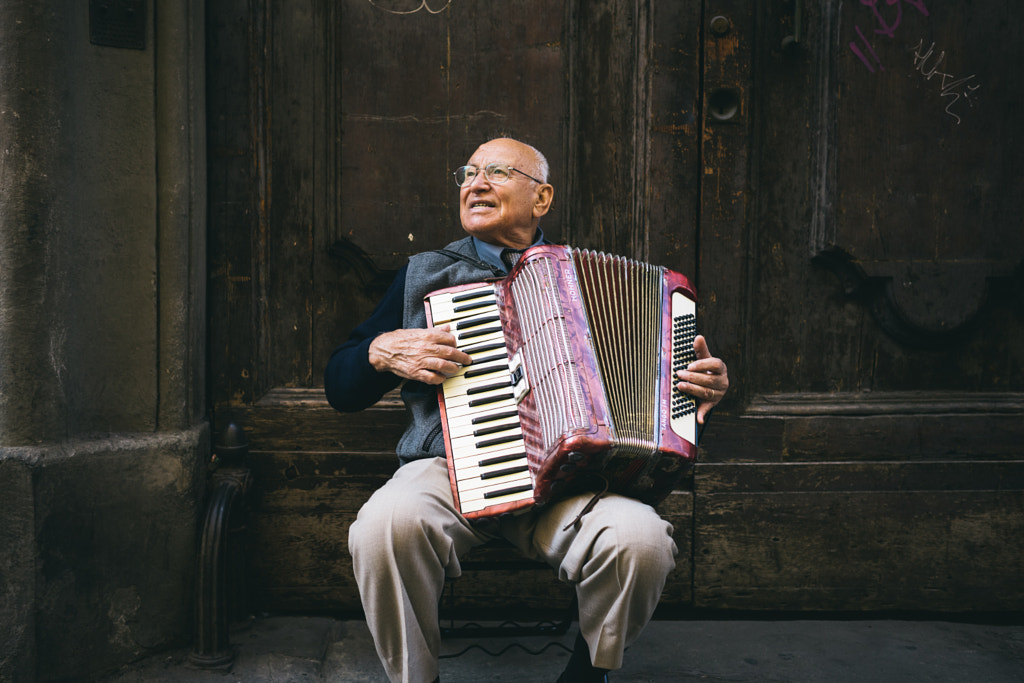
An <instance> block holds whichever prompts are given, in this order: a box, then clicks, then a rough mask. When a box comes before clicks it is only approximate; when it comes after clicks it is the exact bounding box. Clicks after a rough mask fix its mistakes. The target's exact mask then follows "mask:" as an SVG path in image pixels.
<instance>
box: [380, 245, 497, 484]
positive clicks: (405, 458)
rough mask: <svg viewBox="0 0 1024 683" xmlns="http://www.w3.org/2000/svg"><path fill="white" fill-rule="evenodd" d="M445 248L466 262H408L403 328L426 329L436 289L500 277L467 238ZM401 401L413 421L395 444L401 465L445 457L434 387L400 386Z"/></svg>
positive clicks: (439, 257)
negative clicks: (428, 302)
mask: <svg viewBox="0 0 1024 683" xmlns="http://www.w3.org/2000/svg"><path fill="white" fill-rule="evenodd" d="M445 249H446V250H448V251H451V252H455V253H456V254H460V255H462V256H463V257H464V258H466V259H468V261H467V260H462V259H461V258H458V257H456V256H452V255H446V254H442V253H439V252H436V251H428V252H425V253H422V254H417V255H415V256H413V257H412V258H410V259H409V269H408V270H407V271H406V276H405V308H404V313H403V316H404V320H403V324H402V327H404V328H406V329H412V328H421V327H426V326H427V315H426V312H425V309H424V307H423V297H425V296H426V295H427V294H429V293H430V292H432V291H434V290H435V289H441V288H442V287H452V286H454V285H462V284H466V283H469V282H480V281H481V280H486V279H488V278H493V277H496V276H498V275H500V273H496V272H495V271H494V270H493V269H492V268H491V267H490V266H489V265H487V264H486V263H483V262H481V261H480V260H479V257H478V256H477V253H476V249H475V248H474V247H473V241H472V239H471V238H469V237H465V238H463V239H461V240H458V241H457V242H452V243H451V244H449V245H448V246H447V247H445ZM402 399H403V400H404V401H405V406H406V408H407V409H408V410H409V413H410V417H411V419H412V421H411V423H410V425H409V428H408V429H406V430H405V434H403V435H402V439H401V440H400V441H399V442H398V449H397V450H398V459H399V461H400V462H401V464H403V465H404V464H406V463H407V462H409V461H411V460H418V459H420V458H430V457H438V456H440V457H444V436H443V435H442V434H441V414H440V411H439V410H438V406H437V387H436V386H432V385H427V384H423V383H422V382H412V381H407V382H406V383H405V384H404V386H403V387H402Z"/></svg>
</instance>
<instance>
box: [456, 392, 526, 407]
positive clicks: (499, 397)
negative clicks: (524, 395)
mask: <svg viewBox="0 0 1024 683" xmlns="http://www.w3.org/2000/svg"><path fill="white" fill-rule="evenodd" d="M511 398H514V397H513V395H512V394H511V393H508V394H495V395H494V396H488V397H486V398H474V399H473V400H472V401H470V402H469V403H468V404H467V405H468V406H469V407H470V408H475V407H477V406H485V405H487V404H488V403H497V402H499V401H507V400H509V399H511Z"/></svg>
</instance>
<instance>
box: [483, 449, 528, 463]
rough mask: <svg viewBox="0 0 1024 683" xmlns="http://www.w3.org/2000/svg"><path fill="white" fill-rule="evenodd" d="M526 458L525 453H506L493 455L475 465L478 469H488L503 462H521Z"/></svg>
mask: <svg viewBox="0 0 1024 683" xmlns="http://www.w3.org/2000/svg"><path fill="white" fill-rule="evenodd" d="M525 457H526V451H523V452H522V453H506V454H505V455H495V456H492V457H490V458H484V459H483V460H481V461H480V462H478V463H477V466H478V467H488V466H490V465H500V464H501V463H503V462H512V461H513V460H522V459H523V458H525Z"/></svg>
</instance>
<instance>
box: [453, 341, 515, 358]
mask: <svg viewBox="0 0 1024 683" xmlns="http://www.w3.org/2000/svg"><path fill="white" fill-rule="evenodd" d="M503 348H505V342H503V341H492V342H484V343H482V344H480V345H479V346H472V345H470V346H465V347H461V350H462V352H463V353H468V354H469V355H471V356H472V355H473V354H474V353H482V352H484V351H496V350H497V349H503Z"/></svg>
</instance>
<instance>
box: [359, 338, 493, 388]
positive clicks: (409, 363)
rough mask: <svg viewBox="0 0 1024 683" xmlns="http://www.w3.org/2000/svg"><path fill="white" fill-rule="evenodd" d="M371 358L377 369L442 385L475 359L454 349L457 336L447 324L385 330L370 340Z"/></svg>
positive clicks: (371, 362) (371, 363)
mask: <svg viewBox="0 0 1024 683" xmlns="http://www.w3.org/2000/svg"><path fill="white" fill-rule="evenodd" d="M369 357H370V365H372V366H373V368H374V369H375V370H377V371H378V372H390V373H393V374H395V375H398V376H399V377H405V378H406V379H413V380H416V381H419V382H424V383H426V384H440V383H441V382H443V381H445V379H447V378H448V377H449V376H450V375H454V374H455V373H456V372H458V371H459V368H460V367H461V366H463V365H469V364H470V363H472V362H473V359H472V358H470V356H469V354H466V353H464V352H462V351H459V350H458V349H457V348H455V335H453V334H452V333H451V332H449V331H448V327H447V326H442V327H435V328H433V329H429V330H394V331H393V332H385V333H384V334H381V335H379V336H378V337H377V338H376V339H374V340H373V341H372V342H370V352H369Z"/></svg>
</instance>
